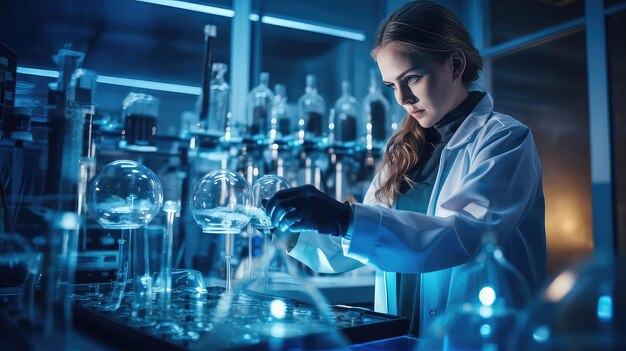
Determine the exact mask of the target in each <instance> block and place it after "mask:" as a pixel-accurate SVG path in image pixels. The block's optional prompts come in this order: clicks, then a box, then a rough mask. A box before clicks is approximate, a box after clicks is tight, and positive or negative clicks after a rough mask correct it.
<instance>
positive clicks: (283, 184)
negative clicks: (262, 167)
mask: <svg viewBox="0 0 626 351" xmlns="http://www.w3.org/2000/svg"><path fill="white" fill-rule="evenodd" d="M290 187H291V185H290V184H289V182H288V181H287V179H285V178H283V177H280V176H277V175H265V176H263V177H261V178H259V179H257V180H256V181H255V182H254V184H252V199H253V201H254V209H253V214H252V219H251V221H252V225H253V226H254V227H255V228H257V229H271V227H272V224H271V223H270V219H269V217H267V215H266V214H265V204H266V203H267V201H269V199H271V198H272V196H274V194H276V193H277V192H278V191H280V190H283V189H289V188H290Z"/></svg>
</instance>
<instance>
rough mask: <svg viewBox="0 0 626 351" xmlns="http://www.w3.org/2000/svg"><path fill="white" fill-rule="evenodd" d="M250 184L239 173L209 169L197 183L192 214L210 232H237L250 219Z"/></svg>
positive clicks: (192, 201)
mask: <svg viewBox="0 0 626 351" xmlns="http://www.w3.org/2000/svg"><path fill="white" fill-rule="evenodd" d="M250 204H251V196H250V184H249V183H248V181H246V180H245V179H244V178H243V177H242V176H240V175H239V174H237V173H235V172H233V171H231V170H227V169H220V170H215V171H212V172H209V173H208V174H207V175H205V176H204V177H202V178H201V179H200V180H199V181H198V182H197V183H196V185H195V186H194V189H193V192H192V197H191V213H192V214H193V218H194V220H195V221H196V223H198V225H199V226H200V227H201V228H202V231H203V232H205V233H210V234H237V233H239V232H240V231H241V229H243V227H245V226H246V225H247V224H248V222H249V221H250V208H249V207H250Z"/></svg>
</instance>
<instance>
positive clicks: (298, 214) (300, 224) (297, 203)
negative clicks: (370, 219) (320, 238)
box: [265, 185, 352, 236]
mask: <svg viewBox="0 0 626 351" xmlns="http://www.w3.org/2000/svg"><path fill="white" fill-rule="evenodd" d="M265 211H266V213H267V216H268V217H269V218H270V220H271V222H272V225H273V226H275V227H276V228H278V229H279V230H282V231H285V230H287V229H289V230H291V231H293V232H300V231H303V230H316V231H317V232H318V233H320V234H329V235H334V236H344V235H346V233H347V231H348V226H349V225H350V219H351V217H352V209H351V207H350V204H349V203H348V202H347V201H346V202H344V203H341V202H339V201H337V200H335V199H333V198H332V197H330V196H328V195H326V194H324V193H323V192H321V191H319V190H317V189H316V188H315V187H314V186H312V185H303V186H299V187H295V188H290V189H285V190H281V191H279V192H277V193H276V194H275V195H274V196H272V198H271V199H270V201H269V202H268V203H267V206H266V207H265Z"/></svg>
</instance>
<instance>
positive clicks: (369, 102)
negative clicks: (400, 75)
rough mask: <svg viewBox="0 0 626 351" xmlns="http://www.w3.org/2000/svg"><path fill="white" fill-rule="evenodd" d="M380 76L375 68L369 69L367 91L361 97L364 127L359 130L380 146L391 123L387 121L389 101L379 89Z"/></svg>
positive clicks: (387, 133)
mask: <svg viewBox="0 0 626 351" xmlns="http://www.w3.org/2000/svg"><path fill="white" fill-rule="evenodd" d="M379 81H380V76H379V75H378V73H377V72H376V69H374V68H372V69H371V70H370V86H369V93H368V94H367V95H366V96H365V98H364V99H363V116H364V117H365V129H364V130H363V129H362V130H361V133H362V136H365V137H366V139H369V138H371V141H372V143H374V144H376V145H378V146H380V145H383V144H384V142H385V139H387V136H388V135H389V129H390V126H391V123H390V122H389V120H390V118H389V101H387V98H385V96H384V95H383V93H382V91H381V90H380V83H379Z"/></svg>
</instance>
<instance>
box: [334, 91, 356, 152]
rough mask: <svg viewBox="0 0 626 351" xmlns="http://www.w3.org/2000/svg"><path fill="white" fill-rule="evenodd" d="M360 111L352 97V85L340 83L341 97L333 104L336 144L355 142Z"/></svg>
mask: <svg viewBox="0 0 626 351" xmlns="http://www.w3.org/2000/svg"><path fill="white" fill-rule="evenodd" d="M360 111H361V106H359V103H358V101H357V99H356V98H355V97H354V96H352V84H350V82H348V81H345V80H344V81H343V82H342V83H341V97H340V98H339V99H337V102H335V121H334V124H335V126H334V132H335V140H336V141H337V142H339V143H347V142H353V141H355V140H356V133H357V120H358V118H359V114H360Z"/></svg>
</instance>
